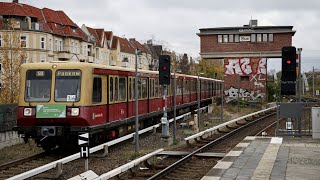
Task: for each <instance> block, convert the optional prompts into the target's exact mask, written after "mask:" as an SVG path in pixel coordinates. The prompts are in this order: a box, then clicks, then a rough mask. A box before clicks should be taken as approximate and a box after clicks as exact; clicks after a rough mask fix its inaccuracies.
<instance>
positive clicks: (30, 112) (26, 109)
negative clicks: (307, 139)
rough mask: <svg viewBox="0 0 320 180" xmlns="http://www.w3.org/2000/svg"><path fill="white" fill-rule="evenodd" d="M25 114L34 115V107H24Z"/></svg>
mask: <svg viewBox="0 0 320 180" xmlns="http://www.w3.org/2000/svg"><path fill="white" fill-rule="evenodd" d="M23 115H24V116H31V115H32V108H24V109H23Z"/></svg>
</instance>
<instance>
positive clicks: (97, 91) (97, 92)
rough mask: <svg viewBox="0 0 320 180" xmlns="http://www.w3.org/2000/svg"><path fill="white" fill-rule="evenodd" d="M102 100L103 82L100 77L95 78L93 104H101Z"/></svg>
mask: <svg viewBox="0 0 320 180" xmlns="http://www.w3.org/2000/svg"><path fill="white" fill-rule="evenodd" d="M101 99H102V82H101V78H100V77H94V78H93V87H92V102H93V103H99V102H101Z"/></svg>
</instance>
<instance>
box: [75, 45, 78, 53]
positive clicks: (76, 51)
mask: <svg viewBox="0 0 320 180" xmlns="http://www.w3.org/2000/svg"><path fill="white" fill-rule="evenodd" d="M75 53H76V54H78V43H77V42H76V43H75Z"/></svg>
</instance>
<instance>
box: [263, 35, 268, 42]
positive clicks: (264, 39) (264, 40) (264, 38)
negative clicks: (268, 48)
mask: <svg viewBox="0 0 320 180" xmlns="http://www.w3.org/2000/svg"><path fill="white" fill-rule="evenodd" d="M263 42H268V34H263Z"/></svg>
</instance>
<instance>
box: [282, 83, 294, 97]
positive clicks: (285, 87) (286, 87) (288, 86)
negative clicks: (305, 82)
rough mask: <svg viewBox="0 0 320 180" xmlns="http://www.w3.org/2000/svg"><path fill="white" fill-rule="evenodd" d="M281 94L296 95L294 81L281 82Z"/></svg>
mask: <svg viewBox="0 0 320 180" xmlns="http://www.w3.org/2000/svg"><path fill="white" fill-rule="evenodd" d="M281 95H296V82H293V81H291V82H290V81H288V82H281Z"/></svg>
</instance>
